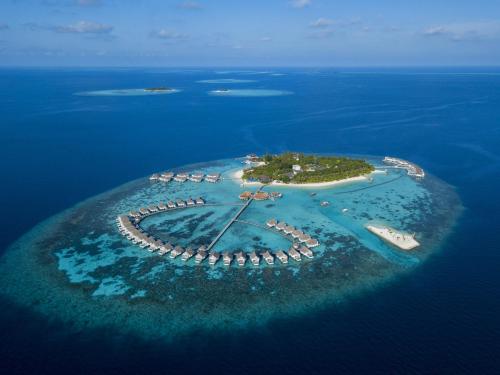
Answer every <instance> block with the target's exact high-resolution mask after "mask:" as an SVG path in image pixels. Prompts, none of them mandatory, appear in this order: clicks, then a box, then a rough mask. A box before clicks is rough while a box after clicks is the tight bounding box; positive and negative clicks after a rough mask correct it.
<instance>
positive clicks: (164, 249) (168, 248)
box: [158, 243, 173, 255]
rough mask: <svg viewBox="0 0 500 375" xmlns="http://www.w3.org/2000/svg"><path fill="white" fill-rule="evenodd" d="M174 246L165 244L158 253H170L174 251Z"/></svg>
mask: <svg viewBox="0 0 500 375" xmlns="http://www.w3.org/2000/svg"><path fill="white" fill-rule="evenodd" d="M172 249H173V246H172V245H171V244H169V243H166V244H163V246H161V247H160V250H158V254H160V255H164V254H166V253H169V252H170V251H172Z"/></svg>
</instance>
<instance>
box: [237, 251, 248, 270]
mask: <svg viewBox="0 0 500 375" xmlns="http://www.w3.org/2000/svg"><path fill="white" fill-rule="evenodd" d="M235 255H236V261H237V262H238V266H240V267H243V266H244V265H245V262H246V261H247V257H246V255H245V253H244V252H243V251H239V252H237V253H236V254H235Z"/></svg>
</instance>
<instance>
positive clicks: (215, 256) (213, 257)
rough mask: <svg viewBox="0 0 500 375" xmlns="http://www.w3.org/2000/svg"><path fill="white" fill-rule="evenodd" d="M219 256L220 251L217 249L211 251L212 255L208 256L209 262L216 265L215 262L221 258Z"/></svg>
mask: <svg viewBox="0 0 500 375" xmlns="http://www.w3.org/2000/svg"><path fill="white" fill-rule="evenodd" d="M219 258H220V253H218V252H216V251H214V252H212V253H210V255H209V256H208V264H210V265H211V266H214V265H215V263H217V261H218V260H219Z"/></svg>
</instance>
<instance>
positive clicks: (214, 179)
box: [205, 173, 220, 183]
mask: <svg viewBox="0 0 500 375" xmlns="http://www.w3.org/2000/svg"><path fill="white" fill-rule="evenodd" d="M219 179H220V173H211V174H207V175H206V177H205V181H207V182H211V183H215V182H218V181H219Z"/></svg>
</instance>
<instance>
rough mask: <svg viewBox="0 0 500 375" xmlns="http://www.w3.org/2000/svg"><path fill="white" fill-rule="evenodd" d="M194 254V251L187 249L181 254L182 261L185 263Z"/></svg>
mask: <svg viewBox="0 0 500 375" xmlns="http://www.w3.org/2000/svg"><path fill="white" fill-rule="evenodd" d="M194 254H195V251H194V250H193V249H192V248H190V247H189V248H188V249H187V250H186V251H185V252H184V253H183V254H182V258H181V259H182V260H183V261H184V262H186V261H187V260H188V259H189V258H191V257H193V256H194Z"/></svg>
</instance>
